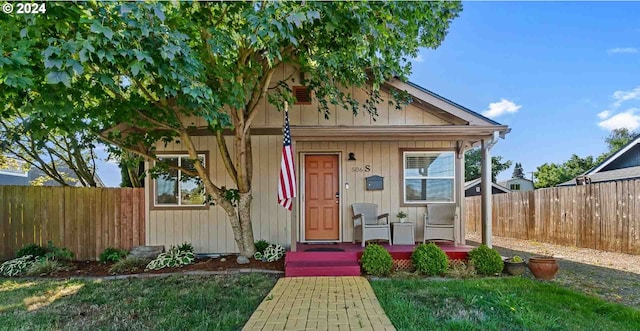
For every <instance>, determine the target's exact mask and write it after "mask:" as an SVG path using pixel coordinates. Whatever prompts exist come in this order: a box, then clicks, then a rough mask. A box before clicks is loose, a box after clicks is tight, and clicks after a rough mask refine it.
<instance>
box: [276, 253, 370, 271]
mask: <svg viewBox="0 0 640 331" xmlns="http://www.w3.org/2000/svg"><path fill="white" fill-rule="evenodd" d="M284 275H285V277H307V276H360V264H359V263H358V254H357V253H356V252H288V253H287V255H286V256H285V262H284Z"/></svg>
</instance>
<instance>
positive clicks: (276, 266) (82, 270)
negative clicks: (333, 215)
mask: <svg viewBox="0 0 640 331" xmlns="http://www.w3.org/2000/svg"><path fill="white" fill-rule="evenodd" d="M224 259H225V261H221V259H220V258H217V259H212V258H204V259H196V261H195V263H193V264H190V265H187V266H184V267H182V268H165V269H160V270H149V271H144V270H139V271H137V272H128V273H122V274H121V275H126V274H166V273H173V272H182V271H224V270H229V269H265V270H276V271H284V258H283V259H280V260H279V261H276V262H262V261H257V260H254V259H250V262H249V264H238V263H236V257H235V256H233V255H230V256H225V257H224ZM112 265H113V263H111V262H109V263H102V262H98V261H73V262H70V265H69V266H68V270H66V271H59V272H55V273H53V274H51V275H49V276H47V277H55V278H66V277H79V276H80V277H99V276H113V274H111V273H109V269H110V268H111V266H112Z"/></svg>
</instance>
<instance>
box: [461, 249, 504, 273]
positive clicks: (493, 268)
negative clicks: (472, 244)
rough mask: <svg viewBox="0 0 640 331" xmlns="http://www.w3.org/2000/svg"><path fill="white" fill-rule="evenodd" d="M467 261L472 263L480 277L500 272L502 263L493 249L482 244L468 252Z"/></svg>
mask: <svg viewBox="0 0 640 331" xmlns="http://www.w3.org/2000/svg"><path fill="white" fill-rule="evenodd" d="M469 260H471V261H472V262H473V265H474V267H475V268H476V271H477V272H478V273H479V274H481V275H494V274H497V273H499V272H501V271H502V268H503V267H504V262H502V257H501V256H500V254H499V253H498V251H496V250H495V249H493V248H489V247H487V245H485V244H482V245H480V246H478V247H476V248H474V249H472V250H471V251H470V252H469Z"/></svg>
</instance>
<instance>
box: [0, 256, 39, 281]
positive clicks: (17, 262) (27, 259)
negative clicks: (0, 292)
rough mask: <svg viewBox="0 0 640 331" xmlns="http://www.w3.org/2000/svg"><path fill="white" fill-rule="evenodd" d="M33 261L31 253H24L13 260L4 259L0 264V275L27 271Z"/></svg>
mask: <svg viewBox="0 0 640 331" xmlns="http://www.w3.org/2000/svg"><path fill="white" fill-rule="evenodd" d="M34 261H35V260H34V258H33V256H31V255H25V256H21V257H19V258H16V259H13V260H9V261H5V262H4V263H3V264H2V265H0V276H6V277H15V276H20V275H22V274H24V273H25V272H27V270H28V269H29V267H31V265H32V264H33V262H34Z"/></svg>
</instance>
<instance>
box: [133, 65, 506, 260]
mask: <svg viewBox="0 0 640 331" xmlns="http://www.w3.org/2000/svg"><path fill="white" fill-rule="evenodd" d="M292 76H293V77H296V75H295V69H294V68H293V67H288V66H284V67H283V68H282V70H279V71H277V73H276V74H275V77H274V79H273V81H274V82H277V81H285V80H286V82H287V83H288V84H289V85H290V86H291V88H292V89H293V90H294V92H295V91H296V90H301V89H302V90H304V89H305V87H304V86H298V85H299V84H297V83H296V82H294V81H293V80H292V79H290V78H289V79H287V77H292ZM391 89H398V90H404V91H406V92H408V93H409V94H410V95H411V97H412V102H411V103H410V104H408V105H407V106H405V107H404V108H403V109H402V110H396V109H395V107H394V106H390V105H389V103H388V102H387V100H389V99H390V98H391V97H390V95H389V93H388V91H389V90H391ZM348 92H350V93H352V95H354V96H355V97H356V98H358V100H360V101H361V102H363V101H364V100H366V98H367V95H366V93H365V92H364V90H362V89H359V88H351V89H349V91H348ZM381 93H382V96H383V99H384V101H383V102H382V103H380V104H379V106H378V108H377V110H378V114H379V116H378V117H377V118H376V120H374V119H372V118H371V116H370V115H369V114H368V113H366V112H364V111H363V112H361V113H360V114H358V115H357V116H354V115H353V113H352V112H351V111H348V110H343V109H338V107H337V106H333V107H334V109H333V111H332V113H331V116H330V118H329V119H328V120H326V119H325V118H324V114H322V113H319V112H318V110H317V109H318V108H317V104H318V101H317V100H315V99H314V98H311V99H310V100H305V99H304V97H299V98H298V100H297V102H296V103H295V104H294V105H291V106H290V107H289V118H290V125H291V138H292V144H293V150H294V152H295V170H296V174H297V178H298V195H297V197H296V200H295V201H294V203H293V210H292V211H288V210H286V209H285V208H283V207H282V206H280V205H279V204H278V203H277V187H278V175H279V171H280V163H281V155H282V144H283V131H282V127H283V113H282V112H279V111H278V110H277V109H276V108H275V107H274V106H272V105H271V104H269V103H268V102H267V101H266V100H263V101H262V102H261V103H260V105H259V107H261V108H262V109H261V111H260V113H259V115H258V117H257V118H256V119H255V120H254V122H253V126H252V129H251V133H252V138H251V141H252V150H253V162H254V167H253V171H254V173H253V178H254V179H253V185H252V192H253V202H252V211H251V214H252V221H253V230H254V235H255V239H256V240H259V239H264V240H267V241H269V242H271V243H279V244H283V245H285V246H286V247H290V249H291V250H294V251H295V250H296V246H297V243H299V242H318V241H320V242H351V241H352V239H353V238H354V225H353V215H352V211H351V205H352V204H354V203H362V202H367V203H375V204H377V205H378V212H379V213H389V215H391V216H390V220H391V221H395V215H396V214H397V213H398V211H400V210H402V211H405V212H406V213H407V214H408V215H409V216H408V218H407V220H408V221H411V222H415V224H416V226H415V229H416V231H415V238H416V241H422V236H423V228H424V227H423V219H424V218H423V215H424V213H425V210H426V208H425V207H426V205H427V204H432V203H433V204H439V203H452V204H456V205H457V206H458V207H460V210H464V208H462V207H463V202H464V152H465V151H466V150H467V149H469V148H471V147H472V146H483V148H484V150H485V153H484V154H483V156H484V158H483V161H484V162H485V164H488V165H489V167H490V159H491V158H490V154H489V149H490V148H491V146H493V144H495V143H496V142H497V140H498V138H499V137H502V138H504V136H505V134H506V133H508V132H509V131H510V129H509V128H508V127H507V126H506V125H501V124H500V123H497V122H496V121H493V120H491V119H489V118H486V117H484V116H482V115H480V114H478V113H476V112H474V111H471V110H469V109H467V108H465V107H463V106H461V105H459V104H457V103H455V102H453V101H450V100H448V99H445V98H443V97H441V96H439V95H437V94H435V93H433V92H431V91H429V90H427V89H424V88H422V87H420V86H418V85H415V84H412V83H405V82H402V81H400V80H397V79H393V80H390V81H388V82H387V83H386V84H385V85H384V87H383V91H382V92H381ZM298 95H299V96H304V95H308V94H307V93H301V94H298ZM189 125H193V126H195V127H196V128H201V129H202V130H199V131H198V130H196V132H201V135H200V136H198V137H195V138H194V141H195V143H196V145H197V149H198V150H199V152H200V153H201V157H202V158H203V160H204V163H205V167H206V168H208V169H209V172H210V175H211V178H212V180H213V181H214V183H216V184H217V185H219V186H226V187H227V188H232V187H234V186H235V185H234V183H233V181H232V180H231V178H230V177H229V176H228V174H227V172H226V170H225V166H224V164H223V162H222V161H221V160H220V159H219V158H218V153H219V151H218V147H217V144H216V141H215V137H214V136H212V135H211V132H210V131H208V130H206V123H204V121H202V120H200V119H198V120H196V121H195V122H193V123H189ZM228 146H229V149H230V151H231V153H234V146H233V144H229V145H228ZM156 147H157V151H158V155H159V156H160V155H162V157H165V158H170V159H171V160H172V161H173V162H176V163H178V164H180V163H181V162H185V160H186V159H187V158H186V154H187V153H186V151H185V149H184V147H183V146H181V145H180V144H178V143H169V144H167V145H166V146H165V145H164V144H157V146H156ZM487 160H488V161H487ZM150 166H151V165H150V164H147V165H146V167H147V169H148V168H149V167H150ZM488 169H489V171H488V173H489V174H490V173H491V171H490V168H488ZM180 176H181V175H180V173H179V172H177V171H173V172H172V173H171V175H170V177H169V179H168V180H167V179H166V178H165V179H163V178H159V179H155V180H154V179H151V178H150V176H147V177H146V178H145V181H146V183H145V190H146V191H147V192H146V193H147V196H148V197H149V199H147V201H146V204H147V206H146V209H147V213H148V214H147V218H146V219H147V220H148V221H147V222H146V227H147V228H146V236H147V238H146V243H147V245H166V246H168V245H175V244H180V243H182V242H185V241H187V242H190V243H192V244H193V246H194V248H195V250H196V252H197V253H235V252H238V249H237V247H236V244H235V241H234V236H233V233H232V230H231V227H230V225H229V222H228V220H227V215H226V214H225V212H224V211H223V209H222V208H220V207H217V206H209V205H203V204H202V198H201V197H200V198H199V197H198V194H201V192H202V189H201V188H200V187H199V185H198V184H197V181H195V180H192V179H186V178H179V177H180ZM372 176H380V177H382V185H381V186H380V187H379V189H376V190H370V189H367V187H366V180H367V178H369V177H372ZM489 176H490V175H489ZM488 199H490V196H489V197H488ZM320 200H322V201H323V203H322V204H320V205H321V206H322V208H318V206H319V205H318V203H317V202H318V201H320ZM489 206H490V200H489ZM490 212H491V211H490V208H489V210H488V213H489V214H488V215H489V217H488V219H491V214H490ZM489 226H490V225H489ZM454 229H455V241H456V243H458V244H462V243H464V238H465V229H464V215H461V217H459V219H458V222H457V223H456V224H455V228H454ZM489 229H490V228H489ZM488 232H489V236H490V230H489V231H488Z"/></svg>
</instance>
